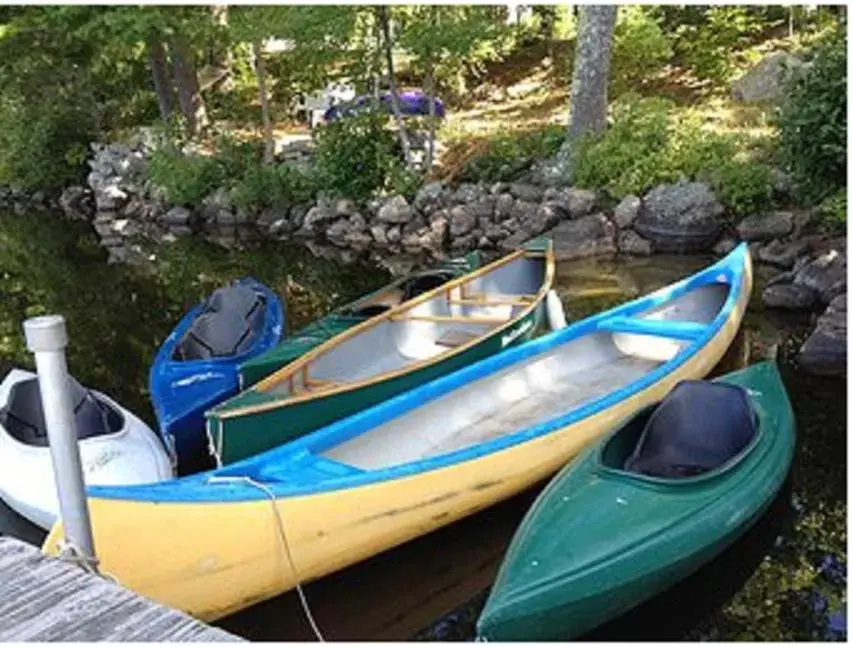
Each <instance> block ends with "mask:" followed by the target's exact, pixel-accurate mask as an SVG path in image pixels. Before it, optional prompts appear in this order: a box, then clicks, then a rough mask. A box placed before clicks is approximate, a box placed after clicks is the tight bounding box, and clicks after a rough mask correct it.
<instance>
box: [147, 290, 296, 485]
mask: <svg viewBox="0 0 852 647" xmlns="http://www.w3.org/2000/svg"><path fill="white" fill-rule="evenodd" d="M237 285H243V286H246V287H250V288H252V289H253V290H256V291H258V292H260V293H262V294H263V295H264V296H265V297H266V303H267V305H266V314H265V321H264V323H263V327H262V329H261V331H260V333H259V334H258V335H257V338H256V339H255V340H254V343H253V344H252V346H251V347H250V348H249V349H248V350H246V351H244V352H242V353H240V354H239V355H234V356H232V357H221V358H215V359H208V360H188V361H187V360H175V359H173V357H174V353H175V349H176V347H177V345H178V343H179V342H180V340H181V338H182V337H183V336H184V335H185V334H186V332H187V330H188V329H189V328H190V326H191V325H192V323H193V322H194V321H195V319H196V318H197V317H198V315H199V314H200V313H201V311H202V310H203V308H204V302H202V303H199V304H198V305H196V306H195V307H194V308H192V310H190V311H189V312H188V313H187V314H186V315H184V317H183V318H182V319H181V320H180V322H179V323H178V325H177V326H176V327H175V329H174V330H173V331H172V333H171V334H170V335H169V336H168V337H167V338H166V340H165V341H164V342H163V344H162V346H160V349H159V351H157V356H156V357H155V359H154V364H153V366H152V367H151V373H150V375H149V380H148V384H149V389H150V391H151V400H152V401H153V404H154V411H155V412H156V415H157V421H158V423H159V431H160V435H161V436H162V439H163V442H164V443H165V444H166V446H167V447H168V448H169V449H170V451H172V452H173V453H174V454H175V455H176V458H177V461H178V466H179V468H195V467H196V466H198V465H201V464H204V463H205V462H208V461H209V460H210V451H209V447H208V441H207V434H206V433H205V430H204V412H205V411H207V410H208V409H209V408H211V407H213V406H215V405H217V404H219V403H220V402H222V401H224V400H226V399H228V398H230V397H231V396H233V395H235V394H236V393H237V392H238V391H239V388H240V387H239V384H240V381H239V371H238V367H239V365H240V364H241V363H242V362H245V361H246V360H248V359H252V358H254V357H256V356H258V355H260V354H262V353H265V352H266V351H268V350H269V349H271V348H273V347H275V346H276V345H277V344H278V343H279V342H280V340H281V337H282V333H283V330H284V306H283V304H282V302H281V299H279V298H278V296H277V295H276V294H275V293H274V292H273V291H272V290H270V289H269V288H268V287H266V286H265V285H263V284H262V283H260V282H258V281H256V280H254V279H252V278H244V279H241V280H240V281H237ZM181 471H184V469H181Z"/></svg>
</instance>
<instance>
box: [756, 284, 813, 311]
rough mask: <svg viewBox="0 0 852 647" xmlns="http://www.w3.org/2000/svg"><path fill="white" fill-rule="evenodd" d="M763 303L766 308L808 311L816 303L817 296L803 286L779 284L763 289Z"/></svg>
mask: <svg viewBox="0 0 852 647" xmlns="http://www.w3.org/2000/svg"><path fill="white" fill-rule="evenodd" d="M763 303H764V305H765V306H766V307H767V308H779V309H782V310H810V309H811V308H813V307H814V305H815V304H816V303H817V295H816V293H815V292H814V291H813V290H811V289H810V288H808V287H805V286H804V285H796V284H794V283H781V284H776V285H769V286H767V287H766V288H764V290H763Z"/></svg>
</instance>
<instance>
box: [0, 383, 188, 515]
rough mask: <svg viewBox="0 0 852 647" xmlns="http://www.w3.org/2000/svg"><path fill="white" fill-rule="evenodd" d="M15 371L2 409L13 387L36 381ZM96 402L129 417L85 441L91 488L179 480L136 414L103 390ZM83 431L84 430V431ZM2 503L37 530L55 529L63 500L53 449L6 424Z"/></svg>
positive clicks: (4, 387)
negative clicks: (21, 438)
mask: <svg viewBox="0 0 852 647" xmlns="http://www.w3.org/2000/svg"><path fill="white" fill-rule="evenodd" d="M35 377H36V376H35V374H34V373H31V372H29V371H23V370H20V369H13V370H12V371H10V372H9V374H8V375H7V376H6V378H5V379H4V380H3V382H2V383H0V409H2V408H3V407H5V406H6V405H7V403H8V400H9V395H10V391H11V389H12V387H13V386H14V385H15V384H17V383H19V382H24V381H27V380H31V379H33V378H35ZM91 393H92V394H93V395H94V397H95V398H97V399H98V400H100V401H101V402H103V403H105V404H106V405H108V406H109V407H112V408H114V409H115V410H117V411H118V412H120V413H121V415H122V416H123V419H124V420H123V426H122V427H121V428H120V429H119V430H118V431H116V432H113V433H109V434H105V435H100V436H93V437H89V438H84V439H83V440H81V441H79V447H80V459H81V462H82V467H83V478H84V480H85V482H86V484H87V485H131V484H139V483H154V482H157V481H162V480H166V479H170V478H172V477H173V476H174V472H173V469H172V464H171V461H170V459H169V456H168V453H167V452H166V450H165V448H164V447H163V445H162V443H161V442H160V441H159V439H158V438H157V436H156V435H155V434H154V432H153V431H152V430H151V429H150V427H148V426H147V425H146V424H145V423H144V422H142V421H141V420H140V419H139V418H137V417H136V416H135V415H133V414H132V413H131V412H130V411H128V410H127V409H125V408H123V407H122V406H120V405H119V404H118V403H117V402H115V401H114V400H112V399H111V398H109V397H107V396H106V395H104V394H103V393H99V392H98V391H91ZM78 433H79V430H78ZM0 499H3V501H4V502H5V503H6V504H7V505H8V506H9V507H10V508H12V509H13V510H14V511H15V512H17V513H18V514H20V515H21V516H23V517H25V518H26V519H28V520H29V521H31V522H32V523H34V524H36V525H37V526H41V527H42V528H45V529H50V527H51V526H52V525H53V523H54V522H55V521H56V520H57V519H58V517H59V501H58V496H57V492H56V484H55V479H54V476H53V464H52V462H51V457H50V448H49V447H47V446H35V445H29V444H25V443H22V442H20V441H19V440H18V439H16V438H15V437H13V436H12V435H11V434H10V433H9V431H8V430H7V429H6V428H5V427H4V426H3V425H2V424H0Z"/></svg>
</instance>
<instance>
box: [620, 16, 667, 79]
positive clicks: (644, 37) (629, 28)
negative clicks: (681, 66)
mask: <svg viewBox="0 0 852 647" xmlns="http://www.w3.org/2000/svg"><path fill="white" fill-rule="evenodd" d="M671 56H672V44H671V40H670V38H669V36H668V35H667V34H666V33H665V32H664V31H663V28H662V27H661V18H660V17H659V16H657V15H656V13H655V11H654V10H653V9H652V8H650V7H645V6H642V5H624V6H622V7H620V8H619V10H618V21H617V22H616V25H615V30H614V33H613V51H612V70H611V72H610V87H611V88H612V92H613V95H614V96H617V95H618V94H621V93H622V92H624V91H625V90H627V89H628V88H636V87H638V86H640V85H641V84H642V82H643V81H645V80H647V79H649V78H651V77H653V76H654V75H655V74H656V73H658V72H660V71H661V70H662V68H663V66H664V65H665V64H666V63H667V62H668V60H669V59H670V58H671Z"/></svg>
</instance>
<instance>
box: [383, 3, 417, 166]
mask: <svg viewBox="0 0 852 647" xmlns="http://www.w3.org/2000/svg"><path fill="white" fill-rule="evenodd" d="M379 25H380V26H381V29H382V35H383V36H384V39H383V40H384V48H385V60H386V61H387V66H388V86H389V89H390V95H391V107H392V109H393V116H394V119H395V120H396V127H397V128H398V129H399V142H400V144H402V155H403V158H404V159H405V167H406V168H409V169H410V168H411V143H410V142H409V141H408V132H407V131H406V129H405V122H404V121H403V119H402V112H401V111H400V109H399V96H398V95H397V93H396V77H395V76H394V71H393V42H392V41H391V36H390V20H389V19H388V8H387V7H386V6H381V7H379Z"/></svg>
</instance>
